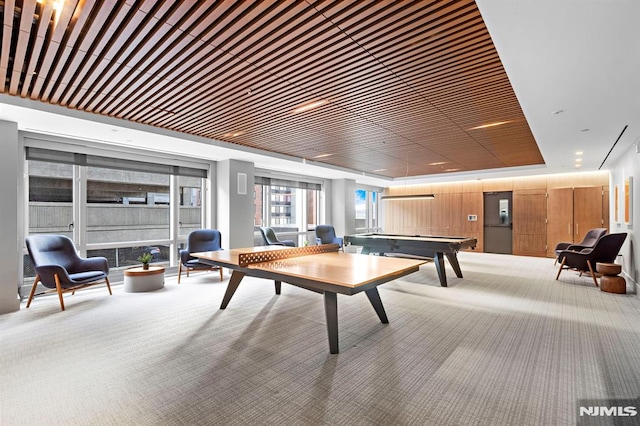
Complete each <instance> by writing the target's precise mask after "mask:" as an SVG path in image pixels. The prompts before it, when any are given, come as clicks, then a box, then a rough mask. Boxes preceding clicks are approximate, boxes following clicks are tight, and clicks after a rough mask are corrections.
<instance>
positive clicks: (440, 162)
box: [427, 161, 447, 166]
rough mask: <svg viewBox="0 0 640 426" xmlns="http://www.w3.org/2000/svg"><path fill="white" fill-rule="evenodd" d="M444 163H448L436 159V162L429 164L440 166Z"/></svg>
mask: <svg viewBox="0 0 640 426" xmlns="http://www.w3.org/2000/svg"><path fill="white" fill-rule="evenodd" d="M442 164H447V162H446V161H436V162H435V163H429V164H427V166H440V165H442Z"/></svg>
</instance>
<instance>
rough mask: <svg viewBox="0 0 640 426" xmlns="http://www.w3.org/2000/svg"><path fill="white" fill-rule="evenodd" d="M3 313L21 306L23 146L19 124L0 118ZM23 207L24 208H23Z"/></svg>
mask: <svg viewBox="0 0 640 426" xmlns="http://www.w3.org/2000/svg"><path fill="white" fill-rule="evenodd" d="M0 135H2V138H1V139H0V144H1V145H0V146H1V147H2V156H0V199H1V200H2V202H1V203H0V217H1V218H2V220H1V221H0V241H2V244H0V247H1V248H0V314H3V313H7V312H13V311H17V310H19V309H20V299H19V298H18V285H19V282H20V276H21V273H20V267H21V265H22V264H21V262H20V258H21V256H22V241H19V238H20V232H19V229H20V226H21V225H20V224H21V223H22V222H21V221H19V220H18V211H19V210H18V200H22V197H19V196H18V189H19V188H21V185H20V182H19V179H21V178H22V174H21V173H20V172H21V170H22V168H21V166H20V165H21V164H22V163H23V161H22V155H21V154H22V150H21V149H20V145H19V143H18V125H17V124H16V123H12V122H8V121H0ZM20 211H22V210H20Z"/></svg>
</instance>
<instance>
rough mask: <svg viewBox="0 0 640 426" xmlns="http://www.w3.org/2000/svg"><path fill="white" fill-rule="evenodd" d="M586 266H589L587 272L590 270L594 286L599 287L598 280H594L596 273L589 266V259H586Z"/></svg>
mask: <svg viewBox="0 0 640 426" xmlns="http://www.w3.org/2000/svg"><path fill="white" fill-rule="evenodd" d="M587 266H589V272H591V277H593V282H594V284H595V285H596V287H599V285H598V280H596V273H595V271H594V270H593V267H592V266H591V261H589V260H587Z"/></svg>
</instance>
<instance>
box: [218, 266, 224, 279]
mask: <svg viewBox="0 0 640 426" xmlns="http://www.w3.org/2000/svg"><path fill="white" fill-rule="evenodd" d="M218 269H220V281H222V280H223V279H224V277H223V275H222V266H221V267H220V268H218Z"/></svg>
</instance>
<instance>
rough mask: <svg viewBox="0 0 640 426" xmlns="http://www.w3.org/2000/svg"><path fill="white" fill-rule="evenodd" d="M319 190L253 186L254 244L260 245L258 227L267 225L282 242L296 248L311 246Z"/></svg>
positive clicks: (261, 241) (317, 211) (316, 215)
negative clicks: (291, 242) (294, 243)
mask: <svg viewBox="0 0 640 426" xmlns="http://www.w3.org/2000/svg"><path fill="white" fill-rule="evenodd" d="M319 200H320V190H319V189H309V188H296V187H293V186H282V185H270V184H256V185H254V206H255V211H254V244H255V245H257V246H260V245H263V244H264V242H263V240H262V237H261V236H260V233H259V232H258V227H260V226H269V227H271V228H273V230H274V231H275V232H276V234H277V235H278V236H279V237H281V238H282V239H291V240H294V241H295V242H296V245H298V246H301V245H305V244H314V241H315V240H314V238H315V237H314V235H315V234H314V229H315V226H316V225H317V224H318V221H319V217H320V202H319Z"/></svg>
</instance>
